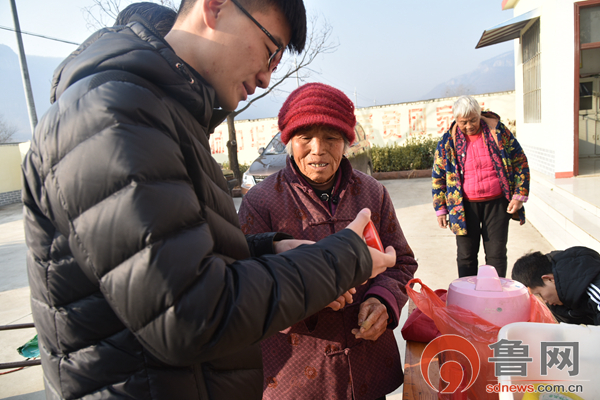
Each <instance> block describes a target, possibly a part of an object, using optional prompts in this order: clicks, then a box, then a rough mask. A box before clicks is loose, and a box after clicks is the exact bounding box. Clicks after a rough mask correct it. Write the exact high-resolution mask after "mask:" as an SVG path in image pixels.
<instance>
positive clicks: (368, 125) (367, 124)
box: [356, 113, 375, 143]
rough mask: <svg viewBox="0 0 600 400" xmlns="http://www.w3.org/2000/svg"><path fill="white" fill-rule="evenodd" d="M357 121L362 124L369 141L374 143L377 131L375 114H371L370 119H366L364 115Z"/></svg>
mask: <svg viewBox="0 0 600 400" xmlns="http://www.w3.org/2000/svg"><path fill="white" fill-rule="evenodd" d="M356 120H357V121H358V123H360V124H361V125H362V127H363V129H364V130H365V134H366V135H367V139H368V140H370V141H371V143H372V142H373V140H374V139H375V130H374V129H373V113H371V114H369V115H368V117H366V118H365V117H364V114H363V115H360V114H359V115H357V116H356Z"/></svg>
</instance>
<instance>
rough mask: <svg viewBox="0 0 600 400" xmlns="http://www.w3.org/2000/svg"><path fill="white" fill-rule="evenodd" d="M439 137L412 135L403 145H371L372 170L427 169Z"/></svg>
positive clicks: (431, 161) (431, 163)
mask: <svg viewBox="0 0 600 400" xmlns="http://www.w3.org/2000/svg"><path fill="white" fill-rule="evenodd" d="M439 139H440V138H432V137H412V138H409V139H407V140H406V142H404V144H403V145H401V146H400V145H398V144H396V143H394V145H392V146H385V147H379V146H373V147H371V158H372V160H373V171H375V172H391V171H408V170H413V169H427V168H431V167H432V165H433V154H434V153H435V148H436V147H437V143H438V141H439Z"/></svg>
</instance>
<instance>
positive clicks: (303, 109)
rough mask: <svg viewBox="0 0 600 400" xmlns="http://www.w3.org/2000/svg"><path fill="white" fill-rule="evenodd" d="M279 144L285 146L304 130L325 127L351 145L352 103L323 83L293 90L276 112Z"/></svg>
mask: <svg viewBox="0 0 600 400" xmlns="http://www.w3.org/2000/svg"><path fill="white" fill-rule="evenodd" d="M278 123H279V130H280V131H281V141H282V142H283V143H284V144H287V143H288V142H289V141H290V139H291V138H292V136H294V134H295V133H296V132H297V131H298V130H300V129H303V128H308V127H311V126H320V125H326V126H328V127H331V128H333V129H335V130H337V131H339V132H340V133H342V134H343V135H344V136H346V138H347V139H348V142H350V144H352V143H353V142H354V139H355V138H356V135H355V133H354V125H356V116H355V115H354V104H353V103H352V100H350V99H349V98H348V97H347V96H346V95H345V94H344V93H342V91H340V90H338V89H336V88H333V87H331V86H328V85H324V84H322V83H307V84H306V85H302V86H300V87H299V88H298V89H296V90H294V91H293V92H292V93H291V94H290V95H289V97H288V98H287V99H286V101H285V103H283V106H282V107H281V110H280V111H279V121H278Z"/></svg>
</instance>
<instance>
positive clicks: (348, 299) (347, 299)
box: [325, 288, 356, 311]
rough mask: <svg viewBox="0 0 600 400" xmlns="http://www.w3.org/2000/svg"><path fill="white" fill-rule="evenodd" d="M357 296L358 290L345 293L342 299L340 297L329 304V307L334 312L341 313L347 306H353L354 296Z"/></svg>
mask: <svg viewBox="0 0 600 400" xmlns="http://www.w3.org/2000/svg"><path fill="white" fill-rule="evenodd" d="M353 294H356V289H354V288H352V289H350V290H348V291H347V292H346V293H344V294H343V295H341V296H340V297H338V298H337V299H336V300H334V301H332V302H331V303H329V304H327V306H326V307H325V308H327V307H329V308H331V309H332V310H333V311H339V310H341V309H342V308H344V307H345V306H346V304H351V303H352V301H353V300H352V295H353Z"/></svg>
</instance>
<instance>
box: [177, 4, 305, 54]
mask: <svg viewBox="0 0 600 400" xmlns="http://www.w3.org/2000/svg"><path fill="white" fill-rule="evenodd" d="M196 1H198V0H181V5H180V6H179V12H178V13H177V18H182V17H185V16H186V15H187V14H188V13H189V12H190V10H191V9H192V7H193V6H194V4H195V3H196ZM239 2H240V4H241V5H242V6H243V7H244V8H245V9H246V10H247V11H248V12H250V13H252V12H255V11H262V10H265V9H267V8H268V7H275V8H277V9H278V10H280V11H281V13H282V14H283V16H284V17H285V19H286V20H287V22H288V25H289V27H290V31H291V38H290V43H289V44H288V45H287V48H288V49H289V50H290V51H295V52H296V53H301V52H302V51H303V50H304V46H305V44H306V9H305V8H304V2H303V0H239Z"/></svg>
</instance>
